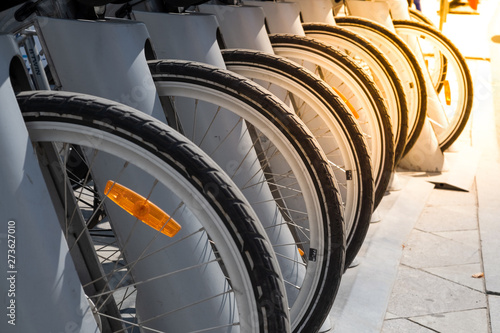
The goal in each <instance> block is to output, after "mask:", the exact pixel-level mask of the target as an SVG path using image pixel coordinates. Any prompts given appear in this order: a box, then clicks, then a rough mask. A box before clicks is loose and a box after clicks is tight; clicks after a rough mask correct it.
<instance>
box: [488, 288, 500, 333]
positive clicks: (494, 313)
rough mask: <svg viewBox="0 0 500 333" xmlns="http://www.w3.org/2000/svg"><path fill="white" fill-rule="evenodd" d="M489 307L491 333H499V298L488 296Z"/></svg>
mask: <svg viewBox="0 0 500 333" xmlns="http://www.w3.org/2000/svg"><path fill="white" fill-rule="evenodd" d="M488 305H489V306H490V308H489V310H490V321H491V333H500V296H493V295H489V296H488Z"/></svg>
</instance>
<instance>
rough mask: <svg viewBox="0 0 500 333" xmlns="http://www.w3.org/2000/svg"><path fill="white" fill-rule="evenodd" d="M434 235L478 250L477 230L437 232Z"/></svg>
mask: <svg viewBox="0 0 500 333" xmlns="http://www.w3.org/2000/svg"><path fill="white" fill-rule="evenodd" d="M433 234H434V235H436V236H440V237H444V238H447V239H449V240H452V241H455V242H458V243H460V244H463V245H465V246H468V247H474V248H476V249H479V248H480V246H479V231H478V230H460V231H438V232H433Z"/></svg>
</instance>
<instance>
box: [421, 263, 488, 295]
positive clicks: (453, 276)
mask: <svg viewBox="0 0 500 333" xmlns="http://www.w3.org/2000/svg"><path fill="white" fill-rule="evenodd" d="M482 269H483V268H482V266H481V264H469V265H457V266H446V267H433V268H423V270H424V271H426V272H429V273H431V274H434V275H437V276H439V277H442V278H443V279H446V280H449V281H452V282H455V283H458V284H460V285H462V286H466V287H469V288H472V289H474V290H477V291H480V292H484V278H473V277H472V275H473V274H477V273H481V272H482Z"/></svg>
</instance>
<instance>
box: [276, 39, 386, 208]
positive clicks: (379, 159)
mask: <svg viewBox="0 0 500 333" xmlns="http://www.w3.org/2000/svg"><path fill="white" fill-rule="evenodd" d="M269 38H270V40H271V44H272V46H273V49H274V52H275V53H276V54H278V55H281V56H284V57H285V58H289V59H291V60H293V61H295V62H296V63H298V64H299V65H302V66H304V67H306V68H308V69H310V70H311V71H312V72H314V73H316V74H317V75H318V76H319V77H320V78H321V79H323V80H324V81H325V82H326V83H327V84H329V85H330V86H332V87H335V88H336V89H337V90H338V91H339V92H340V93H342V94H343V96H344V97H345V98H346V99H347V100H348V101H349V103H350V104H351V105H352V108H353V109H354V110H355V111H356V113H357V114H358V116H359V119H358V123H359V125H360V126H361V128H362V131H363V133H364V134H365V138H366V140H367V142H368V147H369V149H370V154H371V159H372V166H373V172H374V174H373V175H374V176H373V178H374V179H375V197H374V208H376V207H377V206H378V204H379V203H380V201H381V200H382V198H383V196H384V195H385V192H386V191H387V188H388V185H389V182H390V179H391V176H392V171H393V170H394V138H393V133H392V125H391V121H390V118H389V115H388V113H387V109H386V106H385V104H384V101H383V99H382V96H381V94H380V91H379V90H378V89H377V87H376V86H375V83H374V82H373V81H372V80H371V79H370V78H369V77H368V76H367V75H366V74H365V72H364V71H363V69H361V68H360V67H359V66H358V65H357V64H356V63H354V62H353V61H352V60H350V59H349V58H348V57H347V56H345V55H343V54H342V53H340V52H339V51H337V50H335V49H334V48H333V47H331V46H329V45H327V44H325V43H323V42H320V41H318V40H315V39H312V38H309V37H302V36H296V35H286V34H271V35H270V36H269Z"/></svg>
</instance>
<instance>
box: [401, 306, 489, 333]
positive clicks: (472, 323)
mask: <svg viewBox="0 0 500 333" xmlns="http://www.w3.org/2000/svg"><path fill="white" fill-rule="evenodd" d="M410 320H412V321H415V322H417V323H419V324H421V325H423V326H425V327H429V328H431V329H433V330H436V331H437V332H440V333H461V332H463V333H469V332H484V333H487V332H488V310H487V309H486V308H484V309H475V310H468V311H458V312H450V313H441V314H432V315H429V316H422V317H412V318H410Z"/></svg>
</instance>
